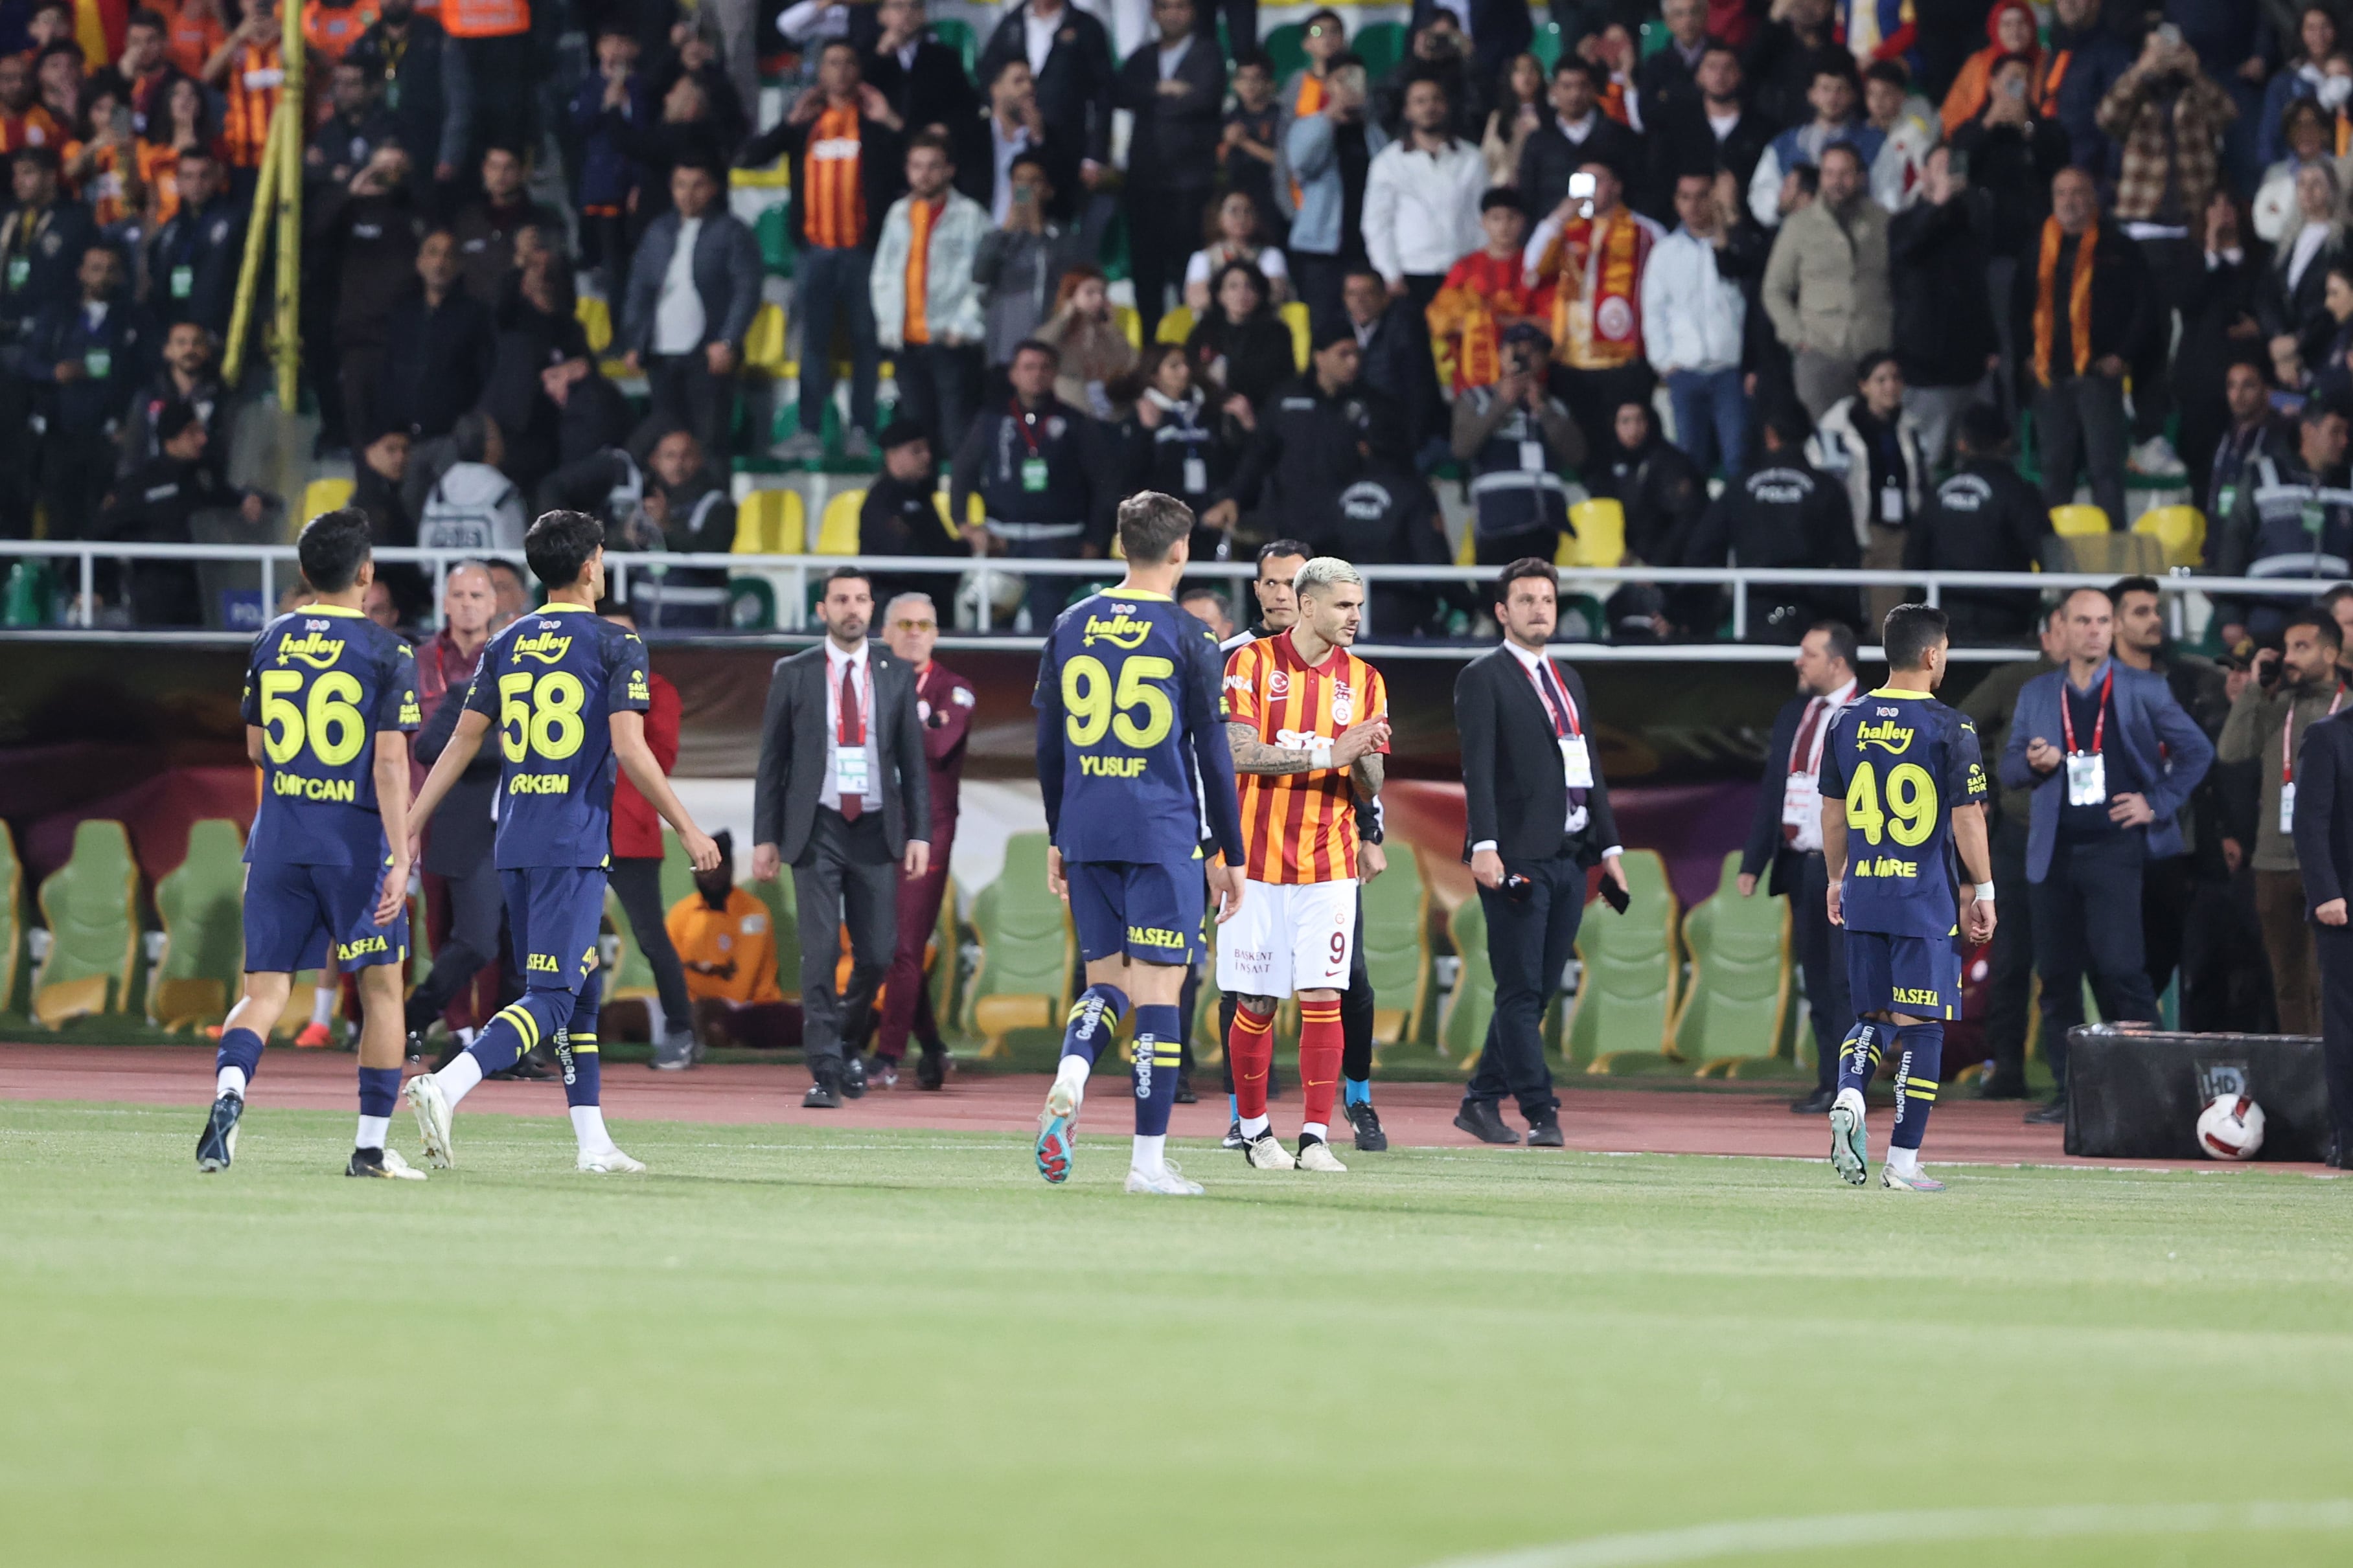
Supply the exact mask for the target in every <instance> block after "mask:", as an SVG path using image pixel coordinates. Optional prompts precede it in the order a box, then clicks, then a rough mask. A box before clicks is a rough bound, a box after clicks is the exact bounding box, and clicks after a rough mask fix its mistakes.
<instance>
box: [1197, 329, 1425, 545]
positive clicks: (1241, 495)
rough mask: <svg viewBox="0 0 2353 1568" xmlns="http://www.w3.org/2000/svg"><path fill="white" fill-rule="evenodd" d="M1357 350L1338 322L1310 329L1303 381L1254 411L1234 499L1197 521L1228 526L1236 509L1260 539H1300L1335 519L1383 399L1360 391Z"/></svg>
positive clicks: (1361, 463)
mask: <svg viewBox="0 0 2353 1568" xmlns="http://www.w3.org/2000/svg"><path fill="white" fill-rule="evenodd" d="M1363 367H1364V351H1363V350H1361V349H1359V348H1358V347H1357V346H1356V331H1355V329H1354V328H1352V327H1350V326H1349V325H1348V324H1347V323H1346V322H1345V321H1327V322H1325V323H1324V324H1323V325H1322V326H1320V327H1318V328H1317V329H1316V332H1315V355H1314V359H1313V360H1312V361H1311V362H1310V363H1309V364H1308V367H1307V374H1304V375H1303V376H1301V377H1299V378H1298V379H1297V380H1296V381H1291V382H1286V383H1284V384H1283V385H1282V387H1281V388H1279V389H1278V390H1277V391H1276V392H1275V393H1274V395H1272V396H1271V397H1270V398H1269V399H1268V400H1267V402H1266V404H1265V405H1264V406H1263V407H1262V408H1261V410H1260V412H1259V416H1258V438H1257V439H1256V440H1254V441H1252V442H1251V443H1250V447H1249V448H1248V449H1247V450H1246V451H1244V452H1243V454H1242V460H1241V465H1240V467H1239V468H1236V469H1235V470H1234V483H1233V498H1232V500H1230V501H1228V502H1225V503H1222V504H1221V505H1219V506H1217V507H1212V508H1210V509H1209V510H1208V512H1207V513H1205V514H1204V516H1203V521H1206V522H1210V523H1213V524H1215V525H1217V526H1219V527H1225V526H1228V525H1229V524H1230V523H1231V521H1233V519H1234V517H1235V516H1236V512H1235V510H1229V509H1235V508H1238V509H1239V510H1240V511H1245V512H1254V513H1255V514H1256V516H1257V518H1258V519H1259V520H1260V522H1261V526H1260V528H1259V529H1258V531H1259V532H1260V533H1262V534H1268V535H1272V534H1282V533H1307V534H1309V535H1310V542H1314V538H1313V533H1314V530H1316V529H1318V528H1321V527H1326V526H1329V524H1328V523H1327V521H1326V520H1328V519H1333V518H1336V517H1337V516H1338V515H1339V510H1340V495H1341V492H1342V491H1344V490H1345V489H1347V488H1348V487H1349V486H1350V485H1353V484H1355V483H1356V481H1357V480H1358V479H1362V478H1363V477H1364V471H1365V460H1364V458H1363V457H1362V456H1361V455H1360V454H1359V452H1358V450H1357V441H1358V439H1359V437H1363V436H1364V435H1365V433H1366V430H1367V429H1368V427H1369V426H1370V424H1371V422H1372V419H1373V412H1374V410H1375V409H1376V408H1379V407H1382V406H1384V405H1386V404H1387V403H1388V399H1387V398H1385V397H1383V396H1382V395H1381V394H1379V393H1377V392H1375V391H1374V390H1373V389H1372V388H1370V387H1368V386H1366V385H1365V384H1364V382H1363V379H1362V375H1361V372H1362V370H1363Z"/></svg>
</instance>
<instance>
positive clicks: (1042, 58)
mask: <svg viewBox="0 0 2353 1568" xmlns="http://www.w3.org/2000/svg"><path fill="white" fill-rule="evenodd" d="M1062 12H1063V7H1062V6H1060V5H1057V6H1055V7H1054V9H1053V10H1052V11H1051V12H1050V13H1049V14H1047V15H1045V16H1039V14H1038V7H1037V6H1036V5H1031V6H1029V8H1028V9H1027V10H1025V11H1023V12H1022V13H1021V47H1022V50H1023V52H1024V53H1026V54H1027V55H1029V74H1030V75H1031V76H1043V75H1045V74H1046V57H1047V56H1048V55H1050V54H1052V53H1053V52H1054V35H1055V34H1056V33H1059V32H1060V31H1061V30H1062V20H1063V16H1062Z"/></svg>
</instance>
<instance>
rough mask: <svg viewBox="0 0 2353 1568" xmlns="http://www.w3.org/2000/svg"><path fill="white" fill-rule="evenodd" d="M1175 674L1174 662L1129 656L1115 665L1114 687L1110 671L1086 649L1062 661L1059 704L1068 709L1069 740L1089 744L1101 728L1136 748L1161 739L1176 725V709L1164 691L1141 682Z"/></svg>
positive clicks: (1149, 746) (1099, 736)
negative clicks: (1138, 713) (1139, 714)
mask: <svg viewBox="0 0 2353 1568" xmlns="http://www.w3.org/2000/svg"><path fill="white" fill-rule="evenodd" d="M1174 674H1176V666H1175V665H1174V664H1172V663H1170V662H1169V661H1168V660H1167V659H1165V658H1151V657H1149V656H1146V657H1145V658H1129V659H1126V660H1124V661H1123V662H1122V663H1121V665H1120V667H1119V684H1118V686H1117V688H1116V689H1114V688H1113V684H1112V678H1111V671H1110V670H1108V669H1105V668H1103V660H1101V659H1099V658H1095V657H1094V656H1093V655H1092V654H1083V653H1082V654H1081V655H1080V656H1079V657H1078V658H1074V659H1072V660H1071V662H1070V663H1068V664H1066V665H1064V666H1062V707H1063V708H1064V709H1065V710H1067V711H1068V712H1069V713H1070V718H1069V719H1067V720H1065V721H1063V729H1064V731H1066V732H1067V733H1068V734H1069V735H1070V737H1071V744H1072V745H1073V746H1079V747H1086V746H1092V745H1094V744H1096V743H1097V742H1100V741H1102V739H1103V735H1104V732H1105V731H1109V732H1110V733H1111V734H1112V735H1113V736H1115V737H1116V738H1117V739H1118V741H1119V743H1120V744H1121V745H1123V746H1128V747H1132V748H1134V750H1136V751H1139V752H1145V751H1149V750H1151V749H1152V748H1153V747H1155V746H1156V745H1158V744H1159V743H1160V742H1163V741H1165V740H1166V739H1167V738H1168V731H1170V730H1171V729H1173V728H1175V727H1176V709H1175V708H1173V707H1172V706H1170V704H1169V701H1168V694H1167V693H1166V692H1165V691H1163V690H1161V689H1160V688H1158V687H1156V686H1147V685H1145V682H1146V681H1150V680H1166V679H1168V678H1169V677H1170V676H1172V675H1174ZM1139 708H1140V709H1142V710H1144V721H1143V722H1142V723H1140V724H1139V723H1137V722H1136V721H1135V720H1134V717H1132V715H1133V713H1134V710H1136V709H1139Z"/></svg>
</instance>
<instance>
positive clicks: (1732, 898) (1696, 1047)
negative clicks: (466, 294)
mask: <svg viewBox="0 0 2353 1568" xmlns="http://www.w3.org/2000/svg"><path fill="white" fill-rule="evenodd" d="M1739 879H1740V854H1739V852H1738V851H1737V850H1735V851H1734V852H1733V853H1731V854H1729V855H1726V856H1725V858H1724V870H1723V873H1722V874H1721V875H1720V876H1719V877H1718V878H1717V879H1716V884H1715V893H1714V894H1713V895H1712V896H1711V897H1708V898H1705V899H1702V900H1700V901H1699V902H1698V903H1697V904H1695V905H1694V906H1693V908H1692V911H1691V913H1690V914H1689V915H1687V916H1685V917H1684V918H1683V946H1684V948H1685V949H1686V950H1688V951H1689V952H1690V953H1691V982H1690V984H1689V985H1688V987H1687V988H1686V989H1685V990H1684V992H1683V1005H1682V1006H1681V1007H1679V1008H1678V1009H1676V1012H1675V1021H1674V1024H1673V1026H1672V1029H1671V1030H1670V1031H1669V1040H1670V1049H1671V1050H1672V1052H1673V1053H1674V1055H1676V1056H1678V1057H1681V1058H1683V1060H1684V1061H1687V1062H1694V1063H1696V1064H1698V1068H1699V1076H1700V1077H1702V1078H1738V1077H1741V1076H1743V1069H1744V1068H1754V1067H1756V1066H1757V1065H1760V1064H1765V1063H1768V1062H1771V1061H1772V1060H1773V1058H1778V1057H1780V1056H1782V1054H1783V1050H1784V1047H1786V1046H1787V1045H1788V1039H1789V1023H1790V1017H1791V1015H1792V1014H1793V1013H1794V1012H1795V1008H1794V1007H1793V1006H1792V1005H1791V1004H1792V1001H1793V998H1792V996H1791V994H1790V993H1791V985H1790V981H1789V901H1788V900H1787V899H1767V898H1746V899H1744V898H1742V897H1741V896H1740V886H1739Z"/></svg>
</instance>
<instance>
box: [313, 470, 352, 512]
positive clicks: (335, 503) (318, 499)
mask: <svg viewBox="0 0 2353 1568" xmlns="http://www.w3.org/2000/svg"><path fill="white" fill-rule="evenodd" d="M352 489H353V485H352V481H351V480H349V479H312V480H311V482H310V483H309V484H307V485H305V486H303V487H302V521H304V522H308V521H311V519H312V518H314V517H318V516H321V515H322V514H323V513H326V512H331V511H332V510H335V509H336V508H337V507H339V506H344V505H348V504H349V503H350V501H351V499H352Z"/></svg>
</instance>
